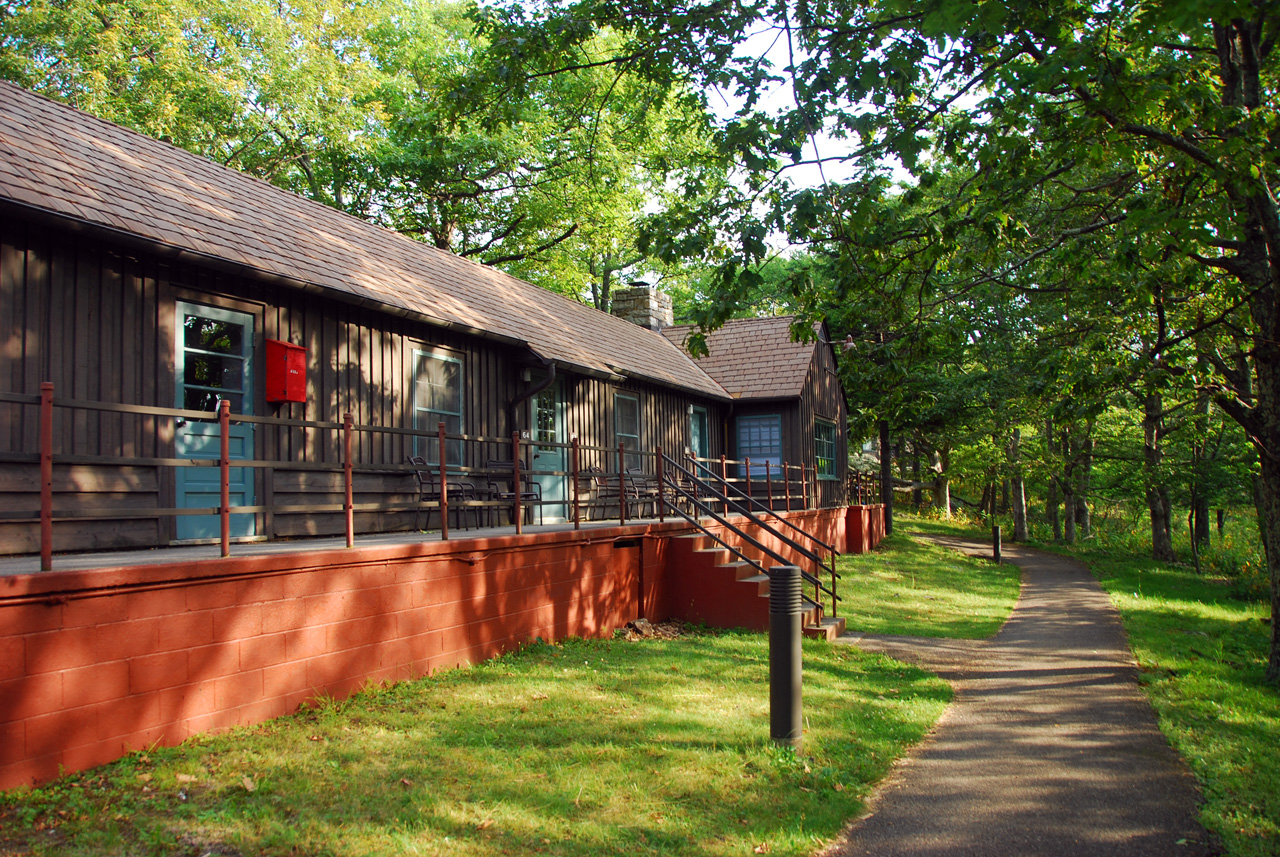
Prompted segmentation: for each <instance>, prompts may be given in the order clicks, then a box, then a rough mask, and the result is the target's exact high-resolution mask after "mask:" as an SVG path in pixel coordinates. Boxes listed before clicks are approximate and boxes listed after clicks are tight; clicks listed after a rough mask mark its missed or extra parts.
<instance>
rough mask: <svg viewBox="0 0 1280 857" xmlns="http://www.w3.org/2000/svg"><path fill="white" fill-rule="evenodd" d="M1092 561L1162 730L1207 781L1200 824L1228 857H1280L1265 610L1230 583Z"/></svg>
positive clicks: (1276, 745)
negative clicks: (1242, 597) (1240, 595)
mask: <svg viewBox="0 0 1280 857" xmlns="http://www.w3.org/2000/svg"><path fill="white" fill-rule="evenodd" d="M1033 546H1035V547H1040V548H1043V549H1046V550H1051V551H1055V552H1057V553H1061V554H1063V555H1065V556H1070V557H1073V558H1075V559H1078V560H1080V561H1081V562H1084V563H1085V564H1086V565H1088V566H1089V568H1090V570H1091V571H1092V572H1093V574H1094V576H1095V577H1097V578H1098V580H1099V582H1100V583H1101V585H1102V587H1103V588H1104V589H1105V590H1106V591H1107V594H1108V595H1109V596H1110V597H1111V601H1112V603H1113V604H1115V606H1116V608H1117V609H1118V610H1119V611H1120V616H1121V619H1122V621H1123V623H1124V628H1125V633H1126V634H1127V635H1128V639H1129V647H1130V649H1131V650H1132V651H1133V654H1134V658H1135V659H1136V661H1137V663H1138V667H1139V670H1140V676H1141V680H1142V685H1143V690H1144V692H1145V693H1146V695H1147V698H1148V699H1150V700H1151V704H1152V706H1153V707H1154V708H1155V710H1156V716H1157V718H1158V720H1159V724H1160V729H1161V731H1162V732H1163V733H1164V735H1165V737H1166V738H1167V739H1168V740H1169V743H1170V744H1171V745H1172V746H1173V747H1174V749H1175V750H1177V751H1178V753H1179V754H1180V755H1181V756H1182V758H1183V759H1184V760H1185V761H1186V763H1187V765H1188V767H1190V768H1191V770H1192V772H1193V773H1194V774H1195V776H1196V779H1197V780H1198V781H1199V782H1200V786H1201V790H1202V791H1203V793H1204V798H1205V802H1204V805H1203V806H1202V808H1201V813H1200V820H1201V823H1202V824H1204V826H1205V827H1206V828H1208V829H1209V830H1211V831H1212V832H1214V833H1215V834H1217V835H1218V836H1219V837H1220V838H1221V840H1222V841H1223V843H1224V844H1225V845H1226V847H1227V853H1228V854H1229V855H1230V857H1275V855H1277V854H1280V692H1277V690H1276V689H1275V688H1273V687H1269V686H1267V684H1266V682H1265V680H1264V673H1265V667H1266V653H1267V642H1268V634H1269V632H1270V629H1269V628H1268V627H1267V626H1266V625H1265V624H1264V623H1263V622H1262V621H1260V620H1261V619H1262V618H1263V617H1264V616H1265V615H1266V613H1267V609H1266V608H1267V606H1268V605H1266V604H1263V603H1260V602H1256V601H1241V600H1238V599H1236V598H1234V597H1232V595H1231V587H1230V583H1229V582H1228V581H1225V580H1215V579H1212V578H1205V577H1200V576H1197V575H1196V574H1195V572H1194V571H1193V570H1191V569H1189V568H1181V567H1177V566H1169V565H1164V564H1160V563H1156V562H1154V561H1152V560H1150V559H1147V558H1144V557H1138V556H1133V555H1121V554H1119V553H1110V554H1108V553H1106V552H1104V551H1101V550H1099V549H1097V548H1094V547H1091V546H1077V547H1074V548H1069V547H1066V546H1064V545H1044V544H1035V545H1033Z"/></svg>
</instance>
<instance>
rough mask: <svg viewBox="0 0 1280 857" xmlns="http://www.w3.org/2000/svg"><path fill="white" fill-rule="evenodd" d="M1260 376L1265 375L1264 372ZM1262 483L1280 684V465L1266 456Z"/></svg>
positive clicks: (1272, 661)
mask: <svg viewBox="0 0 1280 857" xmlns="http://www.w3.org/2000/svg"><path fill="white" fill-rule="evenodd" d="M1258 374H1259V375H1261V374H1262V371H1261V369H1259V373H1258ZM1259 398H1261V397H1259ZM1277 404H1280V402H1277ZM1275 429H1276V431H1275V433H1273V434H1272V437H1280V424H1277V425H1276V426H1275ZM1258 481H1259V483H1261V486H1262V490H1261V492H1260V493H1261V495H1262V505H1261V506H1260V507H1259V508H1258V520H1259V521H1262V522H1263V524H1262V528H1263V533H1264V536H1263V544H1264V545H1265V546H1266V549H1267V565H1268V566H1269V568H1270V572H1271V654H1270V657H1269V658H1268V659H1267V681H1269V682H1271V683H1272V684H1280V562H1277V561H1276V560H1277V558H1280V462H1278V461H1276V460H1275V459H1274V458H1272V457H1271V456H1269V455H1265V454H1264V455H1263V456H1262V473H1261V474H1260V478H1259V480H1258Z"/></svg>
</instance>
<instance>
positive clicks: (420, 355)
mask: <svg viewBox="0 0 1280 857" xmlns="http://www.w3.org/2000/svg"><path fill="white" fill-rule="evenodd" d="M414 357H415V362H416V363H417V366H416V367H415V370H414V380H413V427H414V428H415V429H417V430H418V431H427V432H435V431H436V429H437V427H438V426H439V424H440V423H441V422H443V423H444V430H445V433H446V434H461V433H462V361H461V360H458V359H457V358H455V357H442V356H440V355H438V354H428V353H426V352H424V351H415V352H414ZM445 444H446V445H445V455H446V456H448V460H447V461H446V463H447V464H462V441H460V440H449V441H446V442H445ZM415 447H416V449H417V454H418V455H421V456H423V457H424V458H426V460H427V461H428V462H429V463H431V464H439V463H440V444H439V442H438V441H437V440H435V438H421V437H420V438H417V439H416V444H415Z"/></svg>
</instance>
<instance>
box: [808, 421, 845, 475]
mask: <svg viewBox="0 0 1280 857" xmlns="http://www.w3.org/2000/svg"><path fill="white" fill-rule="evenodd" d="M836 448H837V445H836V424H835V423H832V422H827V421H826V420H814V421H813V455H814V469H815V470H816V471H817V472H818V478H819V479H837V478H839V476H838V475H837V473H836Z"/></svg>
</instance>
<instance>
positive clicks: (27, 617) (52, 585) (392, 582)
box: [0, 510, 874, 789]
mask: <svg viewBox="0 0 1280 857" xmlns="http://www.w3.org/2000/svg"><path fill="white" fill-rule="evenodd" d="M842 511H843V510H824V511H823V512H821V513H796V514H797V515H801V514H808V515H816V516H819V517H818V518H815V520H814V521H813V522H810V524H811V525H813V524H816V523H820V524H821V526H820V529H822V531H823V533H824V534H825V536H824V537H825V538H828V539H832V540H837V541H835V543H836V544H838V545H845V546H846V547H847V548H850V549H852V546H850V545H849V544H848V537H849V534H848V533H846V532H845V530H846V528H847V527H848V526H849V524H850V523H851V522H852V520H853V518H852V512H847V513H843V514H841V513H840V512H842ZM871 529H872V530H874V527H872V528H871ZM687 531H688V527H687V525H684V524H678V525H677V524H672V523H668V524H665V525H662V524H657V525H647V526H646V525H641V526H633V527H626V528H614V529H608V530H591V531H583V532H580V533H575V532H572V531H570V532H561V533H544V534H539V535H526V536H523V537H518V536H508V537H502V538H493V539H476V540H458V541H451V542H444V543H440V542H432V543H424V544H417V545H407V546H396V547H377V548H355V549H351V550H340V551H327V552H314V553H295V554H280V555H273V556H260V557H244V558H234V557H233V558H231V559H226V560H203V561H197V562H188V563H181V564H173V565H150V566H134V567H129V568H116V569H100V570H95V571H86V572H58V571H54V572H45V573H42V574H34V575H23V576H14V577H9V578H5V579H3V580H0V789H10V788H14V787H17V786H20V785H24V784H32V783H39V782H43V781H46V780H49V779H52V778H53V777H56V776H58V774H59V772H60V771H61V770H65V771H76V770H82V769H84V768H88V767H92V766H94V765H98V764H102V763H105V762H109V761H111V760H113V759H116V758H119V757H120V756H121V755H124V754H125V753H128V752H130V751H132V750H135V749H139V748H143V747H147V746H151V745H153V744H157V743H158V744H162V745H170V744H176V743H178V742H181V741H183V740H185V739H187V738H189V737H191V736H193V735H196V734H198V733H202V732H209V731H217V730H220V729H226V728H229V727H232V726H236V725H246V724H252V723H257V722H261V721H263V720H266V719H269V718H271V717H276V716H279V715H282V714H287V713H289V712H292V711H294V710H295V709H296V708H297V707H298V705H299V704H300V703H302V702H304V701H306V700H308V699H313V698H315V697H317V696H320V695H329V696H334V697H344V696H347V695H349V694H351V693H353V692H355V691H357V690H359V689H360V688H362V687H364V686H366V685H369V684H377V683H380V682H386V681H396V680H401V679H407V678H415V677H418V676H423V675H427V674H430V673H431V672H433V671H435V670H439V669H442V668H448V667H454V666H458V665H462V664H468V663H475V662H478V661H481V660H484V659H486V658H489V657H492V656H494V655H496V654H499V653H501V652H503V651H508V650H511V649H513V648H516V647H518V646H520V645H522V644H524V643H526V642H528V641H530V640H532V639H534V638H536V637H542V638H543V639H547V640H554V639H560V638H563V637H566V636H584V637H599V636H607V635H609V634H611V633H612V632H613V630H614V629H615V628H618V627H621V626H622V625H624V624H626V623H627V622H629V621H631V620H633V619H635V618H637V617H639V616H641V615H648V616H649V617H650V618H654V619H660V618H667V617H664V616H662V615H661V613H662V612H664V611H665V605H666V604H667V600H668V593H669V591H670V589H671V581H670V579H669V574H668V563H667V561H666V557H667V554H668V552H669V545H670V538H671V537H672V536H674V535H677V534H679V533H684V532H687Z"/></svg>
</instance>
